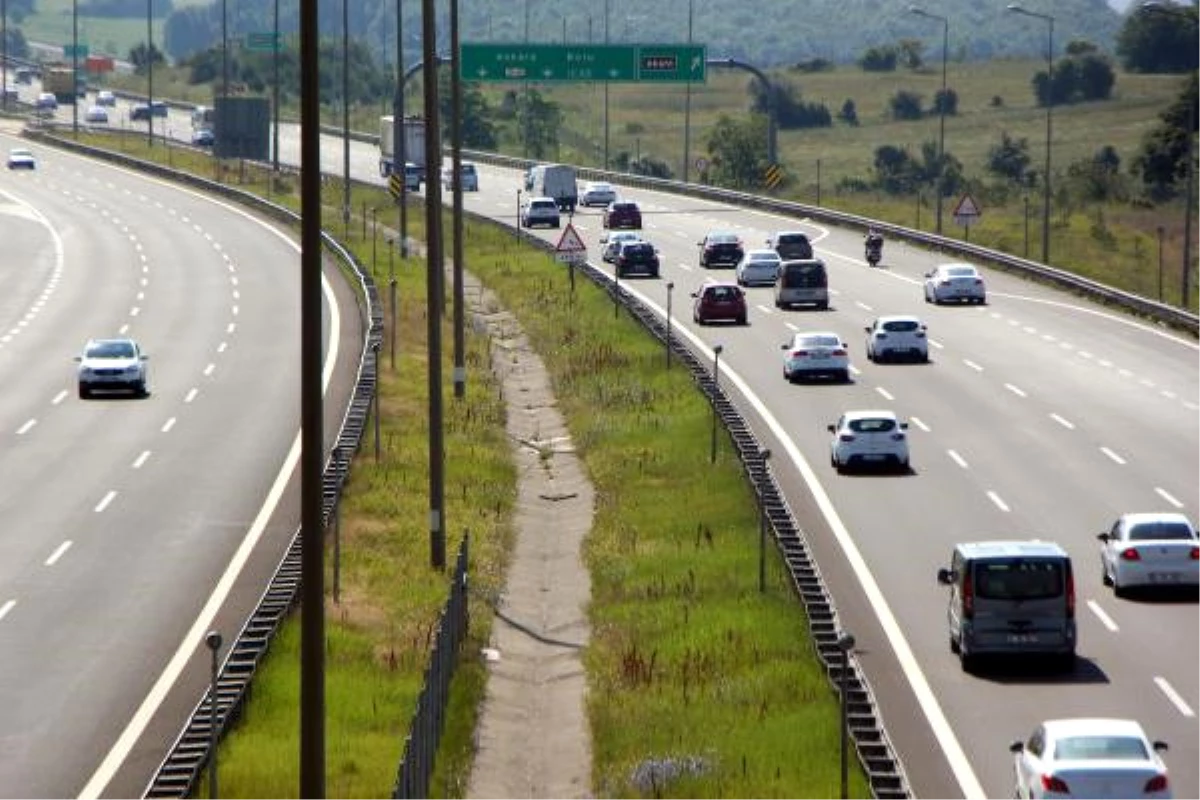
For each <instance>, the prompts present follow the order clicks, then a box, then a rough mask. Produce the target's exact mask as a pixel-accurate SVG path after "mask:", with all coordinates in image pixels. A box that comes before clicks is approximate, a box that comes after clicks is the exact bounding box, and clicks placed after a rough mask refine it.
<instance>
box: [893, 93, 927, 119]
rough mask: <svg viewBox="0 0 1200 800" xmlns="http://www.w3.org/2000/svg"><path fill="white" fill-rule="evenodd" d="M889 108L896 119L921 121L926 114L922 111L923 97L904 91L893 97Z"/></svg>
mask: <svg viewBox="0 0 1200 800" xmlns="http://www.w3.org/2000/svg"><path fill="white" fill-rule="evenodd" d="M888 106H889V107H890V108H891V110H892V117H893V118H894V119H920V118H921V117H922V115H923V114H924V112H923V111H922V110H921V95H919V94H917V93H916V92H909V91H906V90H904V89H901V90H900V91H898V92H896V93H895V94H894V95H892V98H891V100H889V101H888Z"/></svg>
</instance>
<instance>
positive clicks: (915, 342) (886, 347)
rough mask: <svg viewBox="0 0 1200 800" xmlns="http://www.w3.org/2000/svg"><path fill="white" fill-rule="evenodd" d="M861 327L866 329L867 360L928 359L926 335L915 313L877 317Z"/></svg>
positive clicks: (922, 324)
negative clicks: (912, 314)
mask: <svg viewBox="0 0 1200 800" xmlns="http://www.w3.org/2000/svg"><path fill="white" fill-rule="evenodd" d="M864 330H865V331H866V332H867V360H868V361H875V362H880V361H890V360H892V359H895V358H911V359H913V360H915V361H928V360H929V339H928V338H927V337H926V335H925V334H926V329H925V323H924V322H922V321H921V320H920V318H919V317H914V316H911V315H908V314H893V315H889V316H886V317H879V318H877V319H876V320H875V321H874V322H872V323H871V324H870V325H868V326H866V328H864Z"/></svg>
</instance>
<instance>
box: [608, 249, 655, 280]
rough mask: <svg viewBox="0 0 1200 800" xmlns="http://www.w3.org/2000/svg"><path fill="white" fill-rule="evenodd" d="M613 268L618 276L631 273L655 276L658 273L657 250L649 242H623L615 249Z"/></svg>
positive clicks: (622, 276)
mask: <svg viewBox="0 0 1200 800" xmlns="http://www.w3.org/2000/svg"><path fill="white" fill-rule="evenodd" d="M613 268H614V272H616V275H617V277H618V278H624V277H625V276H626V275H629V274H631V273H637V274H640V275H649V276H650V277H651V278H657V277H658V274H659V265H658V251H657V250H655V249H654V245H652V244H650V243H649V242H645V241H632V242H623V243H622V244H621V248H620V250H618V251H617V257H616V258H615V259H614V260H613Z"/></svg>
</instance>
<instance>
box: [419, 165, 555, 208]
mask: <svg viewBox="0 0 1200 800" xmlns="http://www.w3.org/2000/svg"><path fill="white" fill-rule="evenodd" d="M414 166H415V165H414ZM529 202H531V203H554V204H555V205H558V201H557V200H555V199H554V198H553V197H531V198H529Z"/></svg>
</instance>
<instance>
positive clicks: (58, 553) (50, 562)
mask: <svg viewBox="0 0 1200 800" xmlns="http://www.w3.org/2000/svg"><path fill="white" fill-rule="evenodd" d="M70 547H71V540H70V539H67V540H66V541H65V542H63V543H62V544H60V545H59V546H58V549H57V550H55V551H54V552H53V553H51V554H50V557H49V558H47V559H46V566H47V567H53V566H54V562H56V561H58V560H59V559H60V558H62V557H63V553H65V552H67V550H69V549H70Z"/></svg>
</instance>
